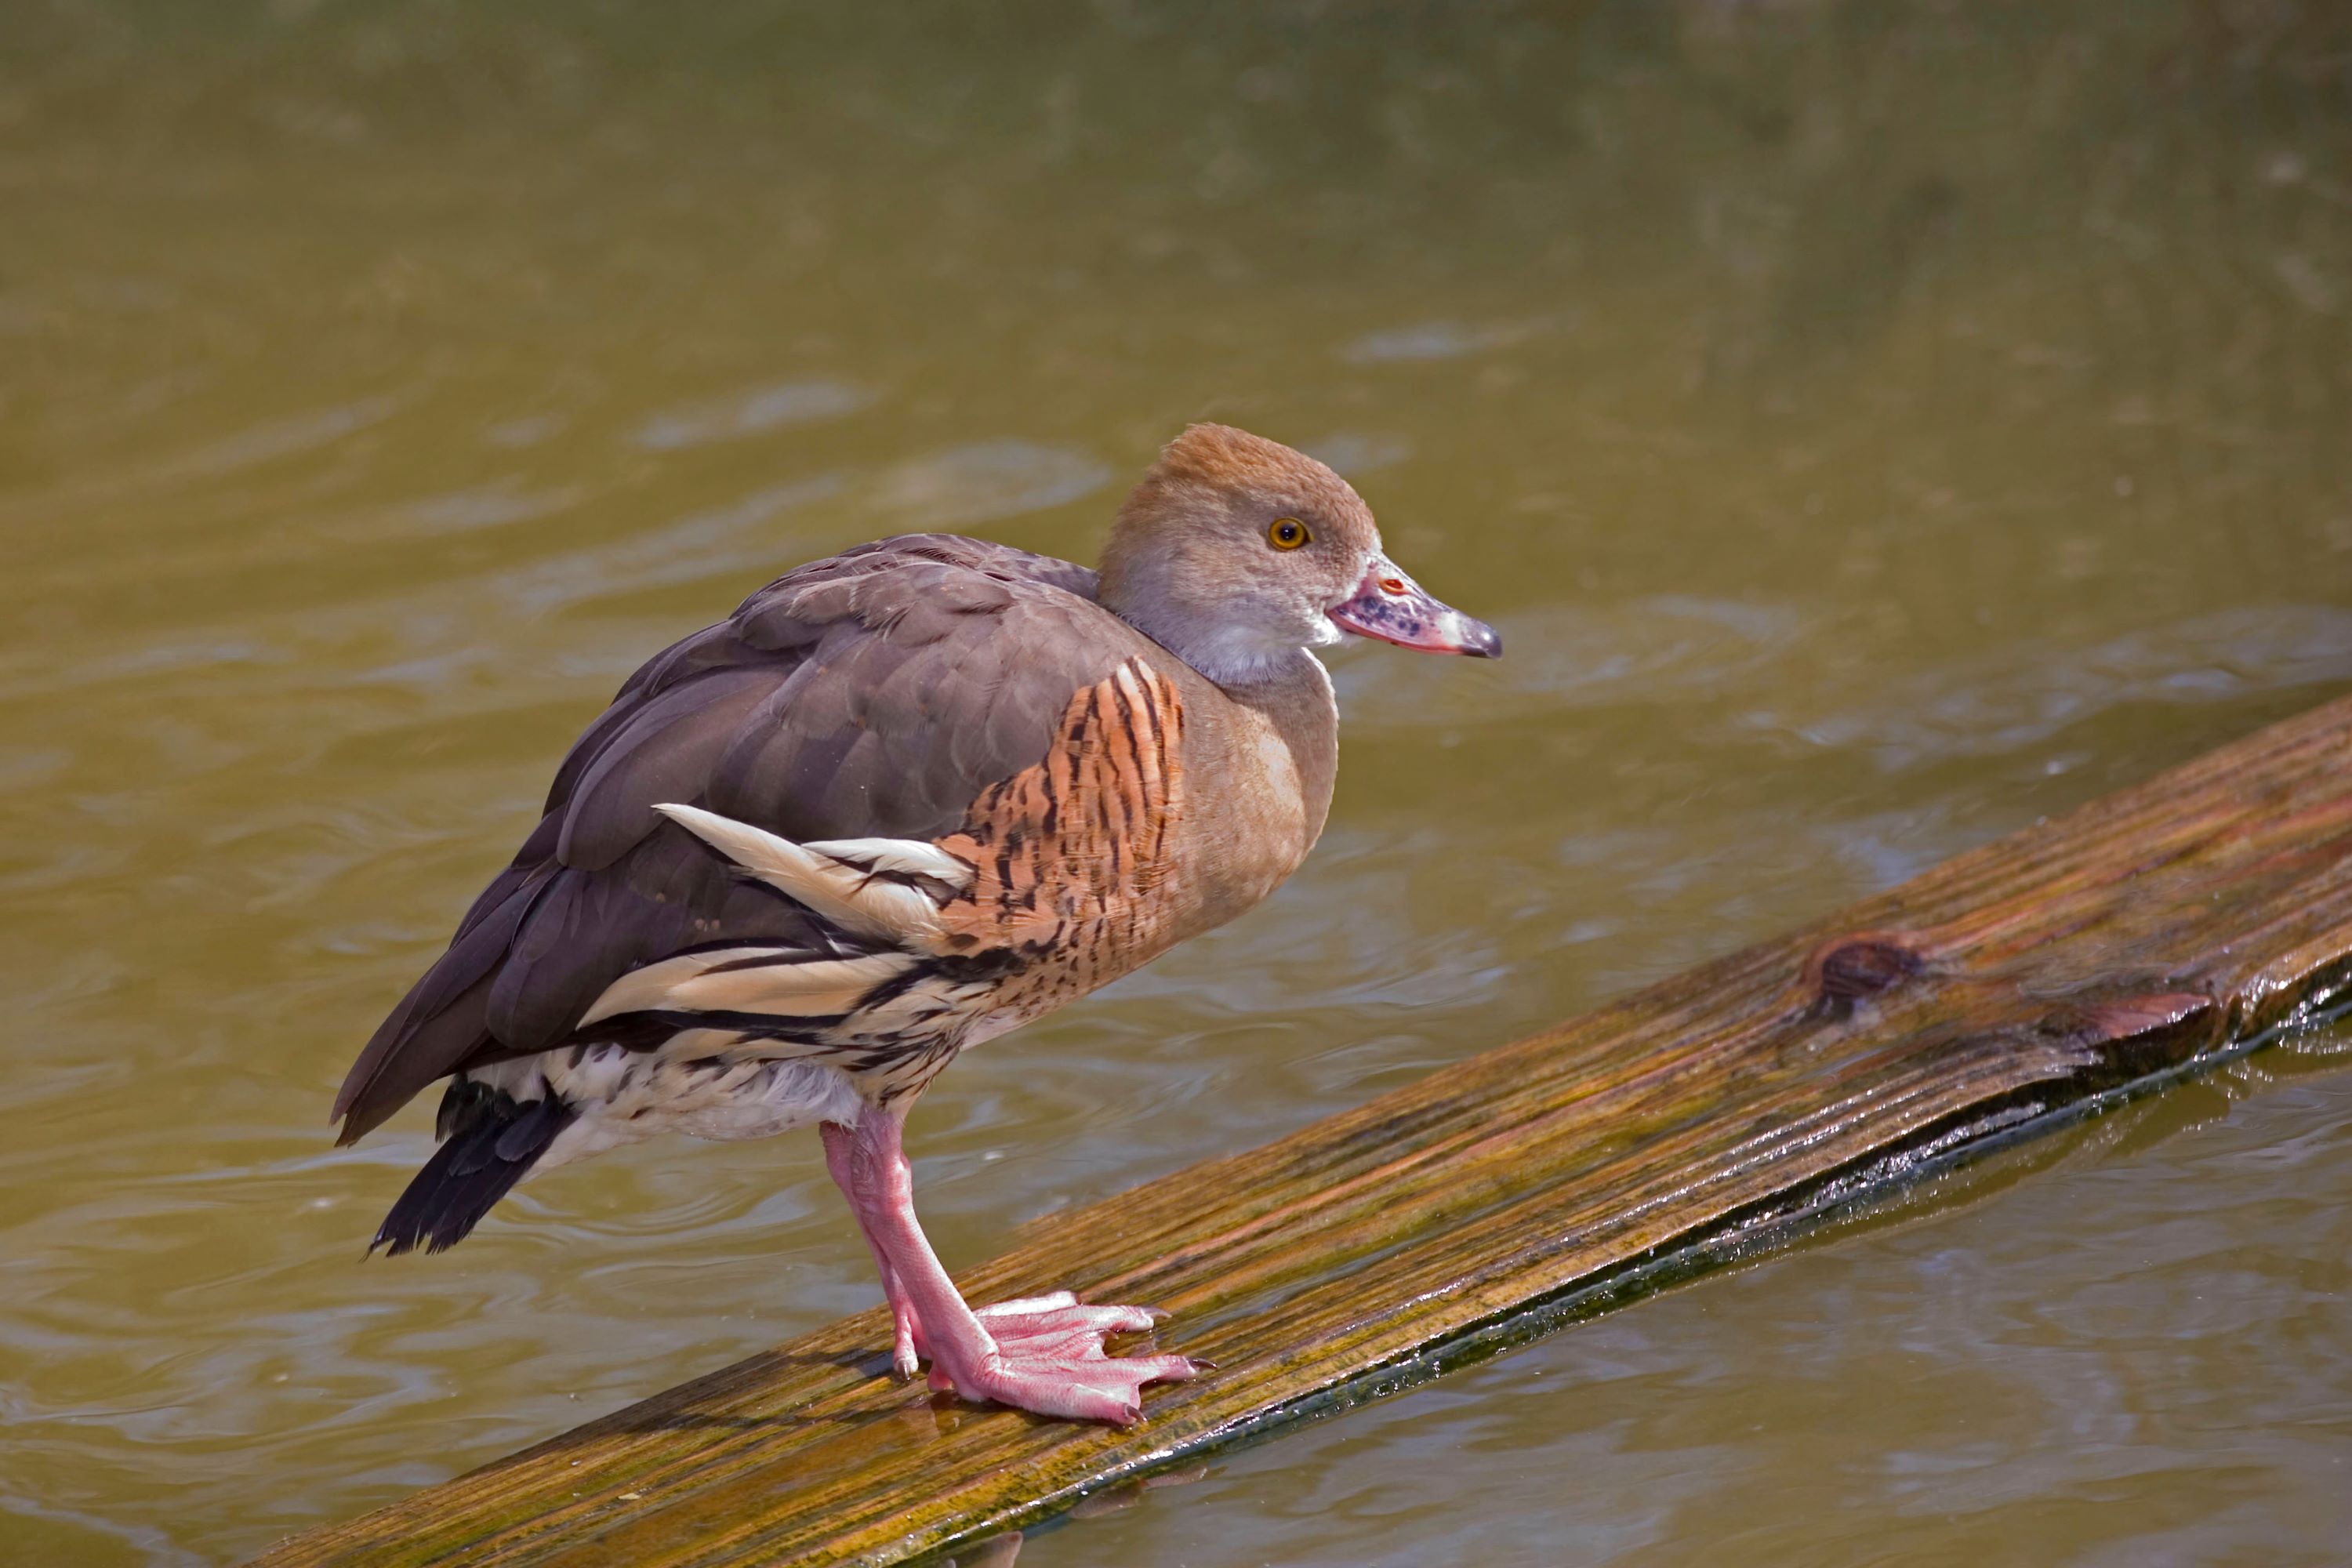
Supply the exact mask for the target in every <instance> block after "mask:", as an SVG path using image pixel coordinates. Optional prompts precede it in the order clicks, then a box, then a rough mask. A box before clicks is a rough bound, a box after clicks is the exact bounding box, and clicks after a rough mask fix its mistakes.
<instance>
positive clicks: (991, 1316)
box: [824, 1110, 1208, 1426]
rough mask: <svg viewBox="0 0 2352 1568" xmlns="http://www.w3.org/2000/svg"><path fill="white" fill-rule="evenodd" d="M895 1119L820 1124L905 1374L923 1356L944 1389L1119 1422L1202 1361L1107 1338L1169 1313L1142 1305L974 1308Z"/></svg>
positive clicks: (1035, 1300)
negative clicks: (913, 1174) (1130, 1350)
mask: <svg viewBox="0 0 2352 1568" xmlns="http://www.w3.org/2000/svg"><path fill="white" fill-rule="evenodd" d="M899 1127H900V1122H899V1119H898V1117H897V1116H896V1115H893V1114H891V1113H890V1112H888V1111H887V1110H877V1111H875V1112H870V1113H868V1114H867V1116H866V1118H865V1119H864V1121H861V1123H860V1124H859V1125H858V1126H857V1127H856V1128H855V1129H850V1128H845V1127H837V1126H835V1125H833V1124H830V1123H828V1124H826V1126H825V1127H824V1140H825V1152H826V1154H827V1157H828V1158H827V1163H828V1165H830V1167H831V1168H832V1171H833V1173H834V1176H835V1180H836V1181H837V1182H838V1183H839V1184H840V1185H841V1189H842V1191H843V1192H844V1194H846V1195H847V1196H848V1198H849V1203H850V1206H851V1208H852V1209H853V1210H854V1211H856V1215H857V1219H858V1224H859V1226H860V1228H862V1229H863V1230H864V1231H865V1233H866V1241H867V1242H868V1243H869V1244H870V1245H871V1246H872V1247H873V1249H874V1258H875V1262H876V1263H877V1265H878V1266H879V1267H880V1268H881V1270H882V1286H883V1289H884V1292H885V1293H886V1294H887V1296H888V1297H889V1300H890V1309H891V1319H892V1321H893V1324H894V1326H895V1329H896V1333H895V1335H894V1339H895V1343H894V1345H893V1347H892V1351H893V1353H892V1357H891V1359H892V1363H893V1364H894V1365H895V1366H896V1367H897V1369H898V1372H899V1373H900V1374H901V1375H911V1374H912V1373H914V1371H915V1370H916V1358H917V1357H918V1356H920V1357H922V1358H924V1359H926V1360H929V1362H930V1363H931V1371H930V1386H931V1387H932V1388H934V1389H936V1390H939V1391H940V1392H947V1391H950V1390H952V1391H953V1392H954V1393H956V1394H961V1396H962V1397H964V1398H966V1399H973V1400H994V1401H995V1402H996V1403H998V1404H1000V1405H1013V1407H1015V1408H1016V1409H1021V1410H1027V1411H1031V1412H1034V1414H1036V1415H1060V1416H1067V1417H1073V1418H1076V1419H1079V1420H1091V1421H1110V1422H1115V1423H1117V1424H1118V1425H1120V1426H1126V1425H1128V1424H1129V1423H1131V1422H1133V1421H1135V1420H1137V1419H1139V1417H1140V1416H1141V1415H1142V1414H1143V1405H1142V1397H1141V1390H1142V1387H1143V1385H1144V1384H1149V1383H1175V1382H1180V1381H1181V1380H1182V1379H1184V1378H1188V1377H1192V1376H1193V1375H1195V1374H1196V1373H1199V1372H1201V1371H1202V1370H1203V1369H1205V1368H1206V1367H1207V1365H1208V1363H1206V1362H1202V1361H1197V1360H1195V1359H1193V1358H1192V1357H1190V1356H1182V1355H1143V1356H1113V1355H1111V1354H1109V1353H1108V1352H1106V1351H1105V1350H1104V1349H1103V1342H1104V1341H1105V1340H1106V1339H1108V1337H1109V1336H1110V1335H1112V1334H1115V1333H1126V1332H1136V1331H1143V1330H1148V1329H1150V1327H1151V1326H1152V1324H1154V1323H1156V1322H1158V1321H1160V1319H1161V1318H1163V1317H1165V1316H1166V1314H1165V1313H1163V1312H1160V1311H1157V1310H1154V1309H1152V1308H1150V1307H1118V1306H1096V1305H1089V1304H1087V1303H1086V1302H1082V1301H1080V1300H1078V1299H1077V1297H1076V1296H1075V1295H1074V1294H1072V1293H1071V1292H1069V1291H1067V1290H1056V1291H1054V1292H1053V1293H1051V1294H1049V1295H1045V1296H1028V1297H1023V1298H1021V1299H1019V1300H1011V1301H999V1302H997V1303H995V1304H994V1305H992V1306H987V1307H982V1308H980V1309H979V1310H977V1311H975V1310H973V1309H971V1307H969V1306H966V1305H965V1304H964V1300H963V1298H962V1297H961V1295H960V1294H959V1293H958V1292H957V1290H956V1288H955V1285H954V1283H953V1282H952V1281H951V1280H950V1279H949V1278H948V1275H947V1270H946V1269H945V1268H942V1267H940V1261H939V1258H938V1257H937V1256H936V1255H934V1254H933V1253H932V1251H931V1247H930V1243H929V1241H928V1240H927V1239H925V1237H924V1236H923V1232H922V1227H921V1226H920V1225H919V1223H918V1222H917V1221H916V1218H915V1206H914V1191H913V1186H912V1182H911V1178H910V1177H909V1174H908V1169H907V1163H906V1157H905V1155H904V1153H903V1152H901V1150H900V1147H899V1137H898V1135H899Z"/></svg>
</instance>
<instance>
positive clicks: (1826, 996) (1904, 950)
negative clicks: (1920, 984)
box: [1805, 931, 1927, 1017]
mask: <svg viewBox="0 0 2352 1568" xmlns="http://www.w3.org/2000/svg"><path fill="white" fill-rule="evenodd" d="M1926 968H1927V959H1925V958H1924V957H1922V956H1921V955H1920V954H1919V952H1917V951H1916V949H1914V948H1913V947H1911V946H1910V945H1908V944H1907V943H1906V941H1905V940H1904V939H1903V938H1901V937H1898V936H1892V935H1889V934H1887V933H1885V932H1882V931H1865V932H1863V933H1861V934H1859V935H1855V936H1843V937H1838V938H1836V939H1834V940H1833V941H1831V942H1826V943H1824V944H1822V946H1821V947H1819V948H1816V949H1815V950H1814V952H1813V956H1812V957H1811V959H1809V960H1808V961H1807V962H1806V963H1805V985H1806V989H1808V990H1809V991H1811V993H1812V994H1813V997H1814V1002H1815V1005H1817V1006H1819V1007H1821V1008H1822V1009H1823V1010H1825V1011H1827V1012H1829V1013H1832V1014H1833V1015H1834V1016H1839V1017H1843V1016H1847V1015H1849V1014H1850V1013H1852V1012H1853V1005H1854V1004H1855V1003H1856V1002H1859V1001H1863V1000H1864V999H1866V998H1868V997H1872V996H1875V995H1877V994H1880V993H1881V992H1884V991H1891V990H1893V989H1894V988H1895V986H1897V985H1900V984H1903V983H1904V982H1905V981H1906V980H1908V979H1910V978H1912V977H1913V976H1914V975H1916V974H1918V973H1921V972H1922V971H1924V970H1925V969H1926Z"/></svg>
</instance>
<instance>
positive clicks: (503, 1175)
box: [368, 1079, 574, 1258]
mask: <svg viewBox="0 0 2352 1568" xmlns="http://www.w3.org/2000/svg"><path fill="white" fill-rule="evenodd" d="M573 1116H574V1112H573V1111H572V1108H571V1107H570V1106H568V1105H566V1104H564V1103H563V1101H562V1100H559V1099H557V1098H556V1095H555V1092H554V1091H553V1090H552V1089H550V1090H549V1091H548V1092H547V1093H545V1094H543V1095H541V1097H540V1098H539V1099H537V1100H517V1099H515V1098H514V1097H513V1096H512V1095H509V1094H507V1093H504V1092H503V1091H501V1090H499V1089H492V1088H490V1087H489V1086H488V1084H479V1083H467V1082H466V1081H464V1080H463V1079H459V1080H457V1081H456V1082H453V1083H451V1084H450V1085H449V1089H448V1092H447V1093H446V1095H444V1096H443V1097H442V1100H441V1118H440V1121H441V1128H440V1131H441V1147H440V1148H438V1149H436V1150H435V1151H434V1152H433V1158H431V1159H430V1160H427V1161H426V1162H425V1168H424V1169H423V1170H421V1171H419V1172H417V1173H416V1175H415V1179H414V1180H412V1181H411V1182H410V1183H409V1184H408V1190H407V1191H406V1192H404V1193H403V1194H400V1201H399V1202H397V1203H395V1204H394V1205H392V1212H391V1213H390V1214H388V1215H384V1216H383V1225H382V1226H379V1227H378V1228H377V1230H376V1233H375V1239H374V1240H373V1241H372V1242H370V1243H368V1250H369V1251H370V1252H373V1251H374V1250H375V1249H376V1248H377V1247H383V1249H384V1251H385V1254H386V1255H387V1256H388V1257H393V1258H397V1257H399V1256H400V1255H401V1254H402V1253H404V1252H413V1251H415V1249H416V1248H417V1247H423V1248H424V1249H425V1251H427V1252H440V1251H444V1250H446V1248H449V1247H455V1246H457V1244H458V1243H459V1242H461V1241H463V1240H465V1239H466V1236H467V1232H469V1231H471V1230H472V1229H473V1228H474V1227H475V1226H478V1225H479V1224H481V1223H482V1216H483V1215H487V1214H488V1213H489V1212H490V1210H491V1208H492V1207H493V1206H494V1205H496V1204H497V1203H498V1201H499V1199H500V1198H502V1197H504V1196H506V1195H507V1194H508V1193H509V1191H511V1190H512V1189H513V1187H514V1184H516V1183H517V1182H520V1181H521V1180H522V1178H523V1175H524V1173H527V1172H528V1171H530V1168H531V1166H533V1165H535V1164H537V1163H539V1157H540V1156H541V1154H544V1153H546V1152H547V1146H548V1145H549V1144H551V1143H552V1142H555V1135H556V1134H557V1133H559V1132H561V1131H563V1130H564V1129H565V1128H566V1127H569V1126H570V1125H572V1120H573Z"/></svg>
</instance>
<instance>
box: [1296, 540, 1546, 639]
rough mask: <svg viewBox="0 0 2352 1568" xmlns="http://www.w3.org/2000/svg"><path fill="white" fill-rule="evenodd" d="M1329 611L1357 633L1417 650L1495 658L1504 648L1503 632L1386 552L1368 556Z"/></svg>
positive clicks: (1333, 617) (1332, 617) (1340, 622)
mask: <svg viewBox="0 0 2352 1568" xmlns="http://www.w3.org/2000/svg"><path fill="white" fill-rule="evenodd" d="M1329 614H1330V616H1331V619H1332V621H1333V622H1334V623H1336V624H1337V625H1339V626H1340V627H1342V628H1344V629H1345V630H1348V631H1351V632H1354V633H1355V634H1356V635H1357V636H1358V637H1378V638H1380V640H1381V641H1382V642H1392V643H1394V644H1396V645H1397V647H1409V648H1412V649H1414V650H1416V651H1418V652H1421V653H1460V654H1467V655H1469V656H1470V657H1471V658H1501V657H1502V653H1503V638H1502V637H1501V635H1500V634H1499V633H1497V632H1496V630H1495V628H1494V627H1492V626H1488V625H1487V624H1486V622H1484V621H1477V620H1473V619H1471V618H1470V617H1469V616H1465V615H1464V614H1463V613H1462V612H1461V611H1459V610H1457V609H1455V608H1454V606H1453V605H1444V604H1440V603H1439V602H1438V601H1437V600H1435V599H1433V598H1431V597H1430V596H1429V594H1428V593H1427V591H1426V590H1424V589H1423V587H1422V585H1421V584H1418V583H1416V582H1414V581H1413V580H1412V578H1410V577H1408V576H1406V575H1405V574H1403V573H1402V572H1400V571H1398V570H1397V568H1396V563H1394V562H1391V560H1389V559H1388V557H1386V556H1384V555H1376V556H1374V557H1373V558H1372V569H1371V570H1370V572H1368V573H1366V574H1364V581H1363V583H1362V584H1360V586H1358V588H1357V589H1356V591H1355V593H1353V594H1352V595H1349V597H1348V599H1347V601H1346V602H1345V603H1343V604H1340V605H1335V606H1333V608H1332V609H1331V611H1330V612H1329Z"/></svg>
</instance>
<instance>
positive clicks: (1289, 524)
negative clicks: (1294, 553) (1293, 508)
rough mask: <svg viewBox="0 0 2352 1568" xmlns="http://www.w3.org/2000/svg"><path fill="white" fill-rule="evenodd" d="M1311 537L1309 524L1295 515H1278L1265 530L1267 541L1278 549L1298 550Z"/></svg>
mask: <svg viewBox="0 0 2352 1568" xmlns="http://www.w3.org/2000/svg"><path fill="white" fill-rule="evenodd" d="M1310 537H1311V536H1310V535H1309V534H1308V533H1307V525H1306V524H1305V523H1303V522H1301V521H1298V520H1297V518H1295V517H1277V518H1276V519H1275V520H1274V522H1273V525H1272V526H1271V527H1269V528H1267V530H1266V531H1265V542H1267V543H1268V544H1271V545H1273V546H1274V547H1275V548H1276V550H1296V549H1297V548H1298V547H1299V546H1300V545H1302V544H1304V543H1306V542H1307V540H1308V539H1309V538H1310Z"/></svg>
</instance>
